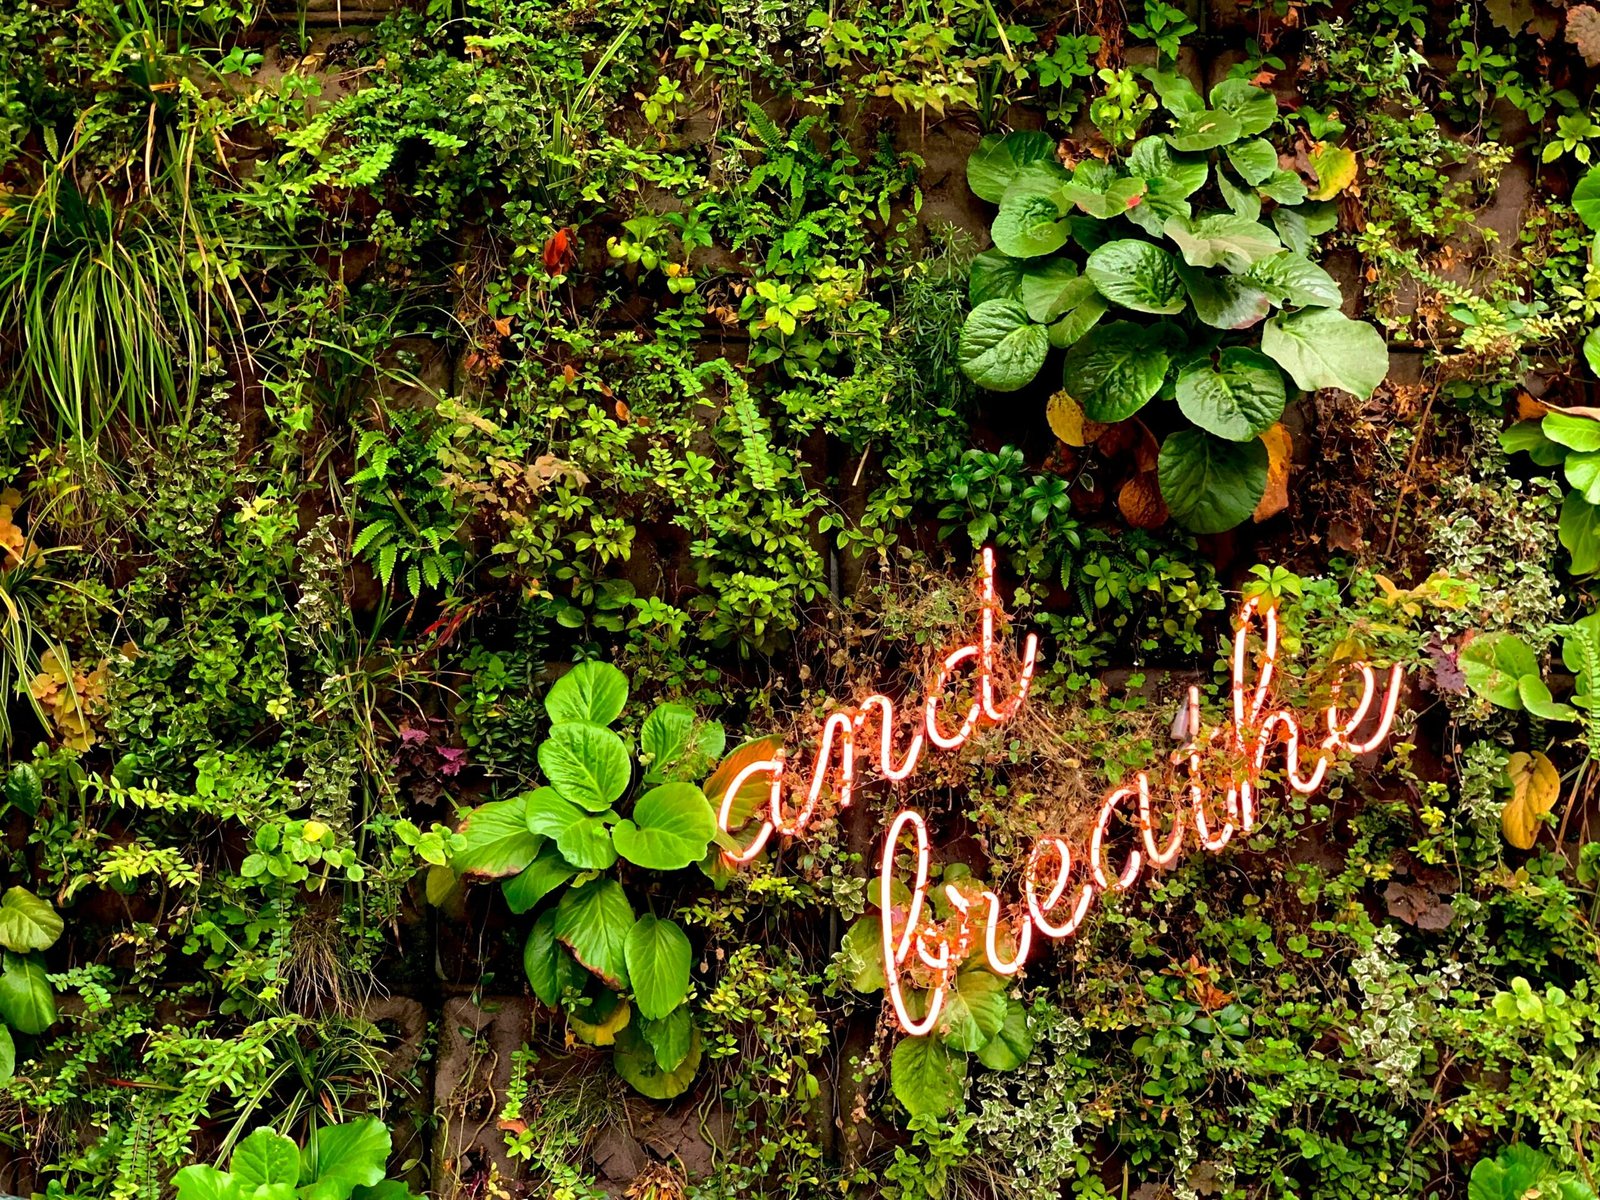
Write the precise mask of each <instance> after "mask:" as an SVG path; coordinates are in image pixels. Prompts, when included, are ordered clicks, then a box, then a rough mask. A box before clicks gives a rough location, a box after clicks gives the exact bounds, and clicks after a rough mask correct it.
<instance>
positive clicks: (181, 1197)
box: [172, 1164, 244, 1200]
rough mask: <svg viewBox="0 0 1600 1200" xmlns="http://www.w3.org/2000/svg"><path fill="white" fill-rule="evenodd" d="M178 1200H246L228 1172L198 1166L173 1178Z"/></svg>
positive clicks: (184, 1170)
mask: <svg viewBox="0 0 1600 1200" xmlns="http://www.w3.org/2000/svg"><path fill="white" fill-rule="evenodd" d="M172 1186H173V1187H174V1188H175V1189H176V1191H177V1196H178V1200H244V1192H243V1191H242V1190H241V1189H240V1187H239V1185H238V1184H236V1183H235V1182H234V1181H233V1176H232V1175H230V1174H229V1173H228V1172H227V1171H219V1170H217V1168H215V1167H211V1166H206V1165H204V1164H196V1165H194V1166H192V1167H184V1168H183V1170H181V1171H179V1172H178V1173H177V1174H175V1175H174V1176H173V1177H172Z"/></svg>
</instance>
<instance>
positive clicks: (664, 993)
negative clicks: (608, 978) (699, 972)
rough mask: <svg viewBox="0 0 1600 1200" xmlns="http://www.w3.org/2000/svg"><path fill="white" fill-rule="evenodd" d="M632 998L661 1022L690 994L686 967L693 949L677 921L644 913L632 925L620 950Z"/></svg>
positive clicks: (645, 1012) (692, 955) (639, 1006)
mask: <svg viewBox="0 0 1600 1200" xmlns="http://www.w3.org/2000/svg"><path fill="white" fill-rule="evenodd" d="M623 954H624V957H625V958H626V959H627V962H628V977H629V979H631V980H632V981H633V998H634V1002H635V1004H636V1005H637V1006H638V1009H639V1011H640V1012H641V1013H643V1014H644V1015H645V1016H646V1017H649V1018H650V1019H651V1020H653V1021H655V1020H660V1019H661V1018H662V1017H664V1016H666V1015H667V1014H668V1013H670V1012H671V1011H672V1010H673V1009H675V1008H677V1007H678V1005H680V1004H682V1003H683V1001H684V998H685V997H687V996H688V994H689V964H690V961H691V960H692V959H693V957H694V950H693V948H692V947H691V946H690V945H689V935H688V934H686V933H684V932H683V929H682V928H681V927H680V926H679V925H678V923H677V922H676V921H664V920H661V919H660V918H658V917H654V916H651V915H650V914H649V913H646V914H645V915H644V916H642V917H640V918H639V919H638V920H637V921H635V922H634V924H633V928H632V929H630V930H629V931H628V938H627V942H626V943H625V945H624V947H623Z"/></svg>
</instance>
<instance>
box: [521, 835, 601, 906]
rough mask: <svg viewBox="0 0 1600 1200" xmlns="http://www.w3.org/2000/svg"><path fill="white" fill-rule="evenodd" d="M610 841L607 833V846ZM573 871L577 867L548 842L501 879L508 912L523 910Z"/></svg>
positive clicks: (563, 881)
mask: <svg viewBox="0 0 1600 1200" xmlns="http://www.w3.org/2000/svg"><path fill="white" fill-rule="evenodd" d="M610 840H611V839H610V836H609V833H608V835H607V838H606V841H607V844H608V845H609V844H610ZM608 865H609V864H608ZM577 873H578V868H577V867H576V866H573V865H572V864H571V863H569V862H568V861H567V860H566V858H564V857H563V856H562V853H561V849H560V847H559V846H557V845H556V844H555V843H554V842H550V843H547V844H546V845H544V846H543V847H541V848H540V850H539V853H538V856H537V857H535V858H534V860H533V861H532V862H531V863H529V864H528V866H527V868H526V869H525V870H524V871H522V872H521V874H518V875H513V876H512V877H511V878H510V879H505V880H502V881H501V883H500V890H501V891H502V892H504V893H505V897H506V906H507V907H508V908H510V909H511V911H512V912H514V913H519V914H520V913H525V912H527V911H528V910H529V909H530V908H532V907H533V906H534V905H535V904H537V903H539V901H541V900H543V899H544V898H545V897H546V896H548V895H549V894H550V893H551V892H553V891H555V890H556V889H557V888H558V887H560V886H561V885H562V884H563V883H566V882H567V880H569V879H571V878H572V877H573V876H574V875H576V874H577Z"/></svg>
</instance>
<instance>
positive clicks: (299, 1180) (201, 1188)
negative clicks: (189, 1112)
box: [172, 1117, 412, 1200]
mask: <svg viewBox="0 0 1600 1200" xmlns="http://www.w3.org/2000/svg"><path fill="white" fill-rule="evenodd" d="M389 1146H390V1139H389V1130H388V1129H387V1128H385V1127H384V1124H383V1122H382V1121H379V1120H378V1119H377V1118H375V1117H367V1118H366V1119H364V1120H360V1121H348V1122H345V1123H343V1124H337V1125H324V1126H322V1127H321V1128H319V1129H317V1130H316V1131H315V1132H314V1133H312V1135H311V1137H310V1138H309V1139H308V1140H307V1142H306V1145H305V1148H304V1149H301V1148H300V1147H298V1146H296V1145H295V1144H294V1142H292V1141H290V1140H289V1139H288V1138H286V1137H283V1136H281V1135H279V1134H277V1133H274V1132H273V1131H272V1130H271V1129H268V1128H261V1129H256V1130H254V1131H253V1132H252V1133H250V1134H249V1135H248V1136H247V1137H245V1138H243V1139H242V1140H241V1141H240V1142H239V1144H238V1145H237V1146H235V1147H234V1150H233V1157H232V1158H231V1159H230V1160H229V1162H228V1169H227V1170H226V1171H223V1170H219V1169H218V1168H216V1167H208V1166H199V1165H197V1166H190V1167H184V1168H183V1170H181V1171H179V1172H178V1173H177V1174H176V1175H174V1176H173V1180H172V1182H173V1184H174V1186H176V1188H177V1194H178V1200H244V1198H245V1197H269V1196H270V1197H300V1198H301V1200H407V1198H408V1197H410V1196H411V1194H412V1193H411V1190H410V1189H409V1188H408V1187H406V1185H405V1184H404V1183H401V1182H399V1181H398V1180H393V1179H385V1178H384V1176H385V1175H386V1174H388V1170H387V1168H388V1163H389Z"/></svg>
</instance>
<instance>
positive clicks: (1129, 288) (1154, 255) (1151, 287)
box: [1083, 238, 1184, 314]
mask: <svg viewBox="0 0 1600 1200" xmlns="http://www.w3.org/2000/svg"><path fill="white" fill-rule="evenodd" d="M1083 273H1084V274H1085V275H1087V276H1088V277H1089V278H1090V280H1092V281H1093V283H1094V286H1095V288H1096V290H1098V291H1099V293H1100V294H1101V295H1102V296H1104V297H1105V298H1106V299H1107V300H1109V301H1111V302H1112V303H1113V304H1120V305H1122V307H1123V308H1131V309H1133V310H1134V311H1135V312H1145V313H1157V314H1170V313H1179V312H1182V311H1183V306H1184V298H1183V297H1184V293H1183V280H1181V279H1179V278H1178V271H1177V268H1176V267H1175V266H1174V264H1173V261H1172V255H1170V254H1168V253H1167V252H1166V251H1165V250H1163V249H1162V248H1161V247H1160V246H1157V245H1155V244H1154V243H1153V242H1143V241H1140V240H1139V239H1137V238H1121V239H1119V240H1117V241H1114V242H1107V243H1106V244H1105V245H1103V246H1101V247H1099V248H1098V249H1096V250H1095V251H1094V253H1093V254H1091V255H1089V261H1088V263H1087V265H1086V266H1085V267H1084V269H1083Z"/></svg>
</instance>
